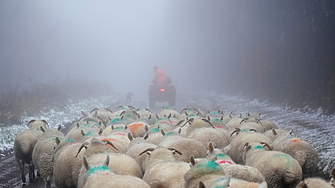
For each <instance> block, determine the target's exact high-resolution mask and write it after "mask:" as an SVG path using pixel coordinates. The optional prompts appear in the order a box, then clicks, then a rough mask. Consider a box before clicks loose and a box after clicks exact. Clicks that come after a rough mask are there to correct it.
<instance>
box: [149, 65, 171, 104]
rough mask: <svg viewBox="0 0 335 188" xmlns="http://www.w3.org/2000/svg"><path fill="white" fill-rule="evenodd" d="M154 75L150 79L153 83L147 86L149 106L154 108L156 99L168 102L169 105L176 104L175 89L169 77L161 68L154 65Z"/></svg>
mask: <svg viewBox="0 0 335 188" xmlns="http://www.w3.org/2000/svg"><path fill="white" fill-rule="evenodd" d="M154 71H155V76H154V79H153V80H152V81H151V82H152V83H153V85H150V86H149V91H148V94H149V108H154V107H155V103H156V101H158V102H164V101H165V102H168V103H169V106H171V107H174V106H175V105H176V89H175V87H174V85H170V84H171V83H172V81H171V79H170V77H168V76H167V75H166V74H165V73H164V72H163V71H162V70H161V69H159V68H158V67H157V66H154Z"/></svg>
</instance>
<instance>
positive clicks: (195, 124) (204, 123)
mask: <svg viewBox="0 0 335 188" xmlns="http://www.w3.org/2000/svg"><path fill="white" fill-rule="evenodd" d="M202 127H212V128H214V126H213V125H212V124H211V123H210V122H209V121H208V120H207V119H196V120H194V121H192V123H191V124H190V125H189V126H188V127H187V129H186V135H190V134H191V132H192V131H193V130H195V129H197V128H202Z"/></svg>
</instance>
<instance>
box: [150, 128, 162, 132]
mask: <svg viewBox="0 0 335 188" xmlns="http://www.w3.org/2000/svg"><path fill="white" fill-rule="evenodd" d="M159 131H160V130H159V129H157V128H154V129H150V132H153V133H156V132H159Z"/></svg>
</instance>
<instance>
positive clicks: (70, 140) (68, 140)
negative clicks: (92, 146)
mask: <svg viewBox="0 0 335 188" xmlns="http://www.w3.org/2000/svg"><path fill="white" fill-rule="evenodd" d="M65 142H76V141H74V140H72V139H69V138H67V139H65Z"/></svg>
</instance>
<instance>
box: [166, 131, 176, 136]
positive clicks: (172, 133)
mask: <svg viewBox="0 0 335 188" xmlns="http://www.w3.org/2000/svg"><path fill="white" fill-rule="evenodd" d="M170 135H174V132H168V133H166V134H165V136H170Z"/></svg>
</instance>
